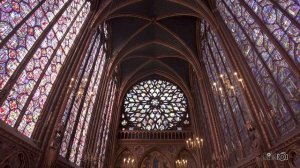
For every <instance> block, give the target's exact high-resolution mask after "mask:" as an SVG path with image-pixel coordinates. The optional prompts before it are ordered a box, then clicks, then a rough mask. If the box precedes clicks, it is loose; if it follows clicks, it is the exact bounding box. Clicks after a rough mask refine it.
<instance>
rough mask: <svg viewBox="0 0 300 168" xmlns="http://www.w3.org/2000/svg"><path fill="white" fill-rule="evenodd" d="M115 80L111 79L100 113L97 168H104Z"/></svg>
mask: <svg viewBox="0 0 300 168" xmlns="http://www.w3.org/2000/svg"><path fill="white" fill-rule="evenodd" d="M116 82H117V81H116V79H111V80H110V82H109V85H108V91H107V94H106V97H105V106H104V109H103V111H102V113H101V122H100V123H101V124H100V130H99V133H98V137H97V139H96V141H97V148H96V158H98V159H99V160H98V167H103V166H104V164H103V163H104V159H105V152H106V151H107V147H108V142H107V141H108V136H109V129H110V125H111V115H112V112H113V106H114V100H115V97H116V89H117V88H116Z"/></svg>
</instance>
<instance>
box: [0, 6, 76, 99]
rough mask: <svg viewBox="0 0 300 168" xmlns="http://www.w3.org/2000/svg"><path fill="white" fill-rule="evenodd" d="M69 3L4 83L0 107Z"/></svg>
mask: <svg viewBox="0 0 300 168" xmlns="http://www.w3.org/2000/svg"><path fill="white" fill-rule="evenodd" d="M71 2H72V0H69V1H68V2H66V3H65V4H64V6H63V7H62V8H61V9H60V11H59V12H58V13H57V15H56V16H55V18H54V19H53V20H52V21H51V23H49V25H48V26H47V27H46V28H45V30H44V31H43V33H42V34H41V35H40V36H39V38H38V39H37V40H36V42H35V43H34V45H33V46H32V47H31V49H30V50H29V52H28V53H27V54H26V55H25V57H24V58H23V60H22V62H21V63H20V64H19V65H18V67H17V68H16V69H15V71H14V72H13V74H12V75H11V77H10V78H9V79H8V81H7V82H6V84H5V86H4V87H3V90H4V92H1V93H2V95H1V98H0V105H2V104H3V102H4V101H5V100H6V98H7V96H8V94H9V91H10V90H11V89H12V88H13V86H14V83H15V82H16V81H17V79H18V78H19V76H20V75H21V73H22V72H23V70H24V68H25V66H26V65H27V63H28V62H29V61H30V59H31V58H32V57H33V55H34V53H35V52H36V51H37V50H38V49H39V46H40V45H41V43H42V42H43V40H44V39H45V37H46V36H47V35H48V33H49V32H50V31H51V30H52V28H53V26H54V25H55V23H56V22H57V21H58V19H59V18H60V17H61V16H62V14H63V13H64V11H65V10H66V9H67V7H68V6H69V5H70V4H71Z"/></svg>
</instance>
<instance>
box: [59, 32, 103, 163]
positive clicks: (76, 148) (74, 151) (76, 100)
mask: <svg viewBox="0 0 300 168" xmlns="http://www.w3.org/2000/svg"><path fill="white" fill-rule="evenodd" d="M102 31H103V29H102V28H101V29H100V28H99V30H98V31H97V33H95V34H94V36H93V38H92V40H91V43H90V46H89V49H88V51H87V53H86V56H85V57H84V61H83V62H82V64H81V67H80V70H79V73H78V74H77V76H76V77H74V78H72V81H71V84H70V88H69V89H70V91H71V92H72V93H71V95H70V97H69V99H68V103H67V107H66V109H65V113H64V116H63V121H62V122H63V125H64V127H65V132H64V136H63V139H62V145H61V149H60V155H61V156H63V157H65V158H66V159H68V160H69V161H71V162H74V163H76V164H77V165H80V163H81V159H82V154H83V149H84V145H85V140H86V134H87V130H88V125H89V122H90V119H91V114H92V109H93V107H94V105H95V98H96V95H97V94H96V93H98V91H99V88H100V87H99V86H100V81H101V77H102V74H103V69H104V64H105V62H106V52H105V50H106V49H105V48H106V45H105V43H104V42H105V41H103V39H106V37H104V38H103V37H102V36H105V35H104V33H101V32H102Z"/></svg>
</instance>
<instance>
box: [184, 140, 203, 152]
mask: <svg viewBox="0 0 300 168" xmlns="http://www.w3.org/2000/svg"><path fill="white" fill-rule="evenodd" d="M186 145H187V148H188V149H189V150H199V149H201V148H202V147H203V139H202V138H198V137H195V138H189V139H188V140H186Z"/></svg>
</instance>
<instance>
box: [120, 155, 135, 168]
mask: <svg viewBox="0 0 300 168" xmlns="http://www.w3.org/2000/svg"><path fill="white" fill-rule="evenodd" d="M134 164H135V160H134V158H133V157H131V156H128V157H125V158H124V159H123V165H124V166H125V167H126V168H134Z"/></svg>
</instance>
